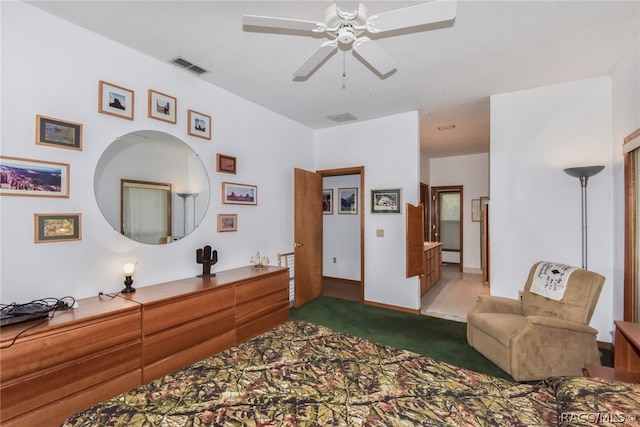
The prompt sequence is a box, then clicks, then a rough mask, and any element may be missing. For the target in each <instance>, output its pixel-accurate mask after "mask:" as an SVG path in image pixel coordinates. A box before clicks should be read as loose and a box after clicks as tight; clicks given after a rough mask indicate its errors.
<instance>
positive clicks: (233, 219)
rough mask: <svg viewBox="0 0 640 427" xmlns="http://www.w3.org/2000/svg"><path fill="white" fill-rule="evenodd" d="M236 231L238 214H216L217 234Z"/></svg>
mask: <svg viewBox="0 0 640 427" xmlns="http://www.w3.org/2000/svg"><path fill="white" fill-rule="evenodd" d="M226 231H238V214H218V232H219V233H222V232H226Z"/></svg>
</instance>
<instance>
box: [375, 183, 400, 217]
mask: <svg viewBox="0 0 640 427" xmlns="http://www.w3.org/2000/svg"><path fill="white" fill-rule="evenodd" d="M400 196H401V191H400V189H399V188H396V189H391V190H371V213H400V204H401V203H402V200H401V198H400Z"/></svg>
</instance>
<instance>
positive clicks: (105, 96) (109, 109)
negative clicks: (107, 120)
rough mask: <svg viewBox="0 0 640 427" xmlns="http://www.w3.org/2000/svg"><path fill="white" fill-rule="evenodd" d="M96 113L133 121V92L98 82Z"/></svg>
mask: <svg viewBox="0 0 640 427" xmlns="http://www.w3.org/2000/svg"><path fill="white" fill-rule="evenodd" d="M98 97H99V99H98V112H99V113H102V114H108V115H110V116H116V117H120V118H123V119H127V120H133V91H132V90H129V89H125V88H123V87H120V86H116V85H114V84H111V83H107V82H104V81H102V80H101V81H100V83H99V86H98Z"/></svg>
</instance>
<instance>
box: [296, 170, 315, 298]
mask: <svg viewBox="0 0 640 427" xmlns="http://www.w3.org/2000/svg"><path fill="white" fill-rule="evenodd" d="M294 204H295V206H294V211H295V213H294V221H293V222H294V224H293V228H294V232H293V234H294V244H293V246H294V259H295V265H296V274H295V277H294V286H295V301H294V306H295V307H300V306H302V305H304V304H306V303H308V302H309V301H311V300H314V299H316V298H318V297H319V296H320V295H321V294H322V176H321V175H320V174H318V173H315V172H309V171H306V170H303V169H298V168H296V169H295V171H294Z"/></svg>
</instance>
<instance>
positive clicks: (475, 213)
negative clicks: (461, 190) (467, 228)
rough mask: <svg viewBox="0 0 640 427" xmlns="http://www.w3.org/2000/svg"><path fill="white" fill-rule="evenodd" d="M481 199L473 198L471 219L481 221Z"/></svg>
mask: <svg viewBox="0 0 640 427" xmlns="http://www.w3.org/2000/svg"><path fill="white" fill-rule="evenodd" d="M480 214H481V210H480V199H472V200H471V221H472V222H480V216H481V215H480Z"/></svg>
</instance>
